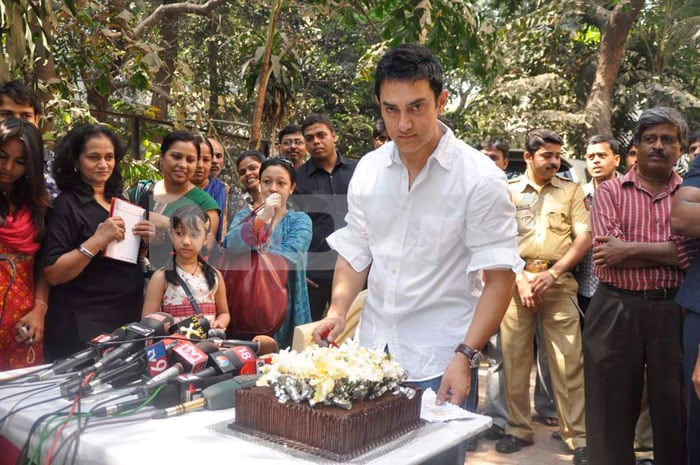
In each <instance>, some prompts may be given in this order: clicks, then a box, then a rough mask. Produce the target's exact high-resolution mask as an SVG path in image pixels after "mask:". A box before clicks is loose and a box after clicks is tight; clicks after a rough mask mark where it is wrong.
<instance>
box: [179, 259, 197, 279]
mask: <svg viewBox="0 0 700 465" xmlns="http://www.w3.org/2000/svg"><path fill="white" fill-rule="evenodd" d="M177 266H179V267H180V269H181V270H182V271H184V272H185V273H188V274H191V275H192V276H194V275H195V273H197V269H198V268H199V262H197V263H195V264H194V268H193V269H192V273H190V272H189V271H187V270H186V269H185V267H184V266H182V265H180V264H179V263H178V264H177Z"/></svg>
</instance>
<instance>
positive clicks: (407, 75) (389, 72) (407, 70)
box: [374, 44, 443, 100]
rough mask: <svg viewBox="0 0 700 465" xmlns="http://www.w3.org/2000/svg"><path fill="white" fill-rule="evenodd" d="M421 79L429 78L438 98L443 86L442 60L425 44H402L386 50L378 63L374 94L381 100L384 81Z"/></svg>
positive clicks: (414, 80) (413, 80)
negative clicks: (380, 93) (380, 94)
mask: <svg viewBox="0 0 700 465" xmlns="http://www.w3.org/2000/svg"><path fill="white" fill-rule="evenodd" d="M421 79H427V80H428V83H429V84H430V88H431V89H432V90H433V93H434V94H435V99H436V100H437V98H438V96H439V95H440V93H441V92H442V88H443V73H442V64H441V63H440V60H439V59H438V58H437V57H436V56H435V55H433V54H432V53H431V52H430V50H428V49H427V48H425V47H424V46H423V45H419V44H404V45H401V46H399V47H397V48H395V49H393V50H389V51H388V52H386V53H385V54H384V56H383V57H382V58H381V59H380V60H379V63H377V69H376V71H375V73H374V95H375V97H377V100H379V92H380V89H381V86H382V83H383V82H384V81H408V82H416V81H420V80H421Z"/></svg>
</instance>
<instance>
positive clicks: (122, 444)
mask: <svg viewBox="0 0 700 465" xmlns="http://www.w3.org/2000/svg"><path fill="white" fill-rule="evenodd" d="M29 388H30V386H29V385H23V386H8V385H0V417H3V416H5V414H6V413H7V412H8V411H9V410H10V409H11V408H12V407H13V406H14V405H15V404H16V403H17V402H18V400H19V399H20V398H22V397H24V396H17V397H11V398H9V399H5V398H6V397H7V396H8V395H10V394H13V393H16V392H20V391H25V392H26V391H27V390H28V389H29ZM57 395H58V390H57V389H51V390H50V391H47V392H44V393H41V394H38V395H36V396H34V397H31V398H30V399H27V400H25V401H23V402H22V403H21V404H19V405H20V406H21V405H27V404H30V403H33V402H36V401H38V400H41V399H49V398H51V397H55V396H57ZM113 395H114V392H105V393H102V394H98V395H94V396H89V397H86V398H85V400H84V402H83V405H82V410H83V412H85V411H87V410H89V409H90V408H91V407H92V406H93V405H95V403H96V402H98V401H100V400H102V399H104V398H107V397H111V396H113ZM66 405H69V402H68V401H67V400H64V399H60V400H54V401H51V402H48V403H45V404H42V405H38V406H35V407H31V408H28V409H26V410H22V411H20V412H18V413H16V414H14V415H12V416H10V417H9V418H8V419H7V420H6V421H5V424H4V425H3V427H2V429H0V435H2V436H5V438H7V439H8V440H9V441H10V442H12V443H13V444H15V445H16V446H17V447H21V446H22V444H23V443H24V442H25V440H26V438H27V435H28V432H29V429H30V427H31V425H32V423H33V422H34V420H35V419H37V418H38V417H39V416H41V415H43V414H45V413H48V412H51V411H53V410H56V409H58V408H60V407H62V406H66ZM152 412H153V410H151V409H149V410H146V411H144V413H143V414H140V415H139V416H138V418H141V421H139V422H136V423H127V424H106V423H108V422H113V421H114V420H115V419H116V418H115V417H110V418H106V419H96V418H95V419H93V420H91V422H90V426H89V428H88V430H87V431H85V432H83V434H82V435H81V437H80V448H79V451H78V459H77V463H78V464H83V465H88V464H95V465H138V464H158V463H163V464H165V463H167V465H176V464H183V465H192V464H195V463H202V460H203V459H205V460H215V459H220V460H224V462H222V463H237V464H273V463H275V464H281V463H284V464H289V463H306V464H309V463H337V462H329V461H328V460H325V459H321V458H318V457H316V456H313V455H310V454H304V453H301V452H298V451H296V450H293V449H289V448H285V447H282V446H280V445H277V444H273V443H269V442H266V441H263V440H260V439H255V438H252V437H250V436H247V435H243V434H241V433H237V432H234V431H233V430H231V429H229V428H228V427H227V424H229V423H231V422H232V421H233V418H234V415H235V412H234V409H226V410H200V411H195V412H190V413H187V414H184V415H182V416H177V417H172V418H168V419H164V420H151V419H150V418H149V417H150V414H151V413H152ZM490 424H491V419H490V418H488V417H483V416H480V415H475V416H474V417H473V418H471V419H469V420H460V421H452V422H448V423H428V424H425V425H424V426H422V427H420V428H418V429H417V430H414V431H412V432H410V433H408V434H406V435H404V436H402V437H400V438H398V439H396V440H394V441H392V442H391V443H389V444H387V445H385V446H382V447H381V448H379V449H376V450H374V451H371V452H369V453H368V454H365V455H363V456H360V457H358V458H356V459H354V460H352V461H351V462H349V463H358V464H372V465H374V464H387V465H388V464H391V465H394V464H413V463H421V462H423V461H425V460H427V459H429V458H430V457H432V456H434V455H435V454H437V453H438V452H440V451H443V450H446V449H448V448H450V447H452V446H454V445H456V444H458V443H459V442H461V441H463V440H464V439H466V438H468V437H471V436H473V435H475V434H477V433H479V432H481V431H484V430H485V429H487V428H488V427H489V426H490ZM72 431H74V427H73V425H72V423H71V424H70V426H68V427H67V428H66V429H65V430H64V432H63V437H64V438H66V437H68V436H69V435H70V434H71V432H72ZM50 442H51V441H47V444H45V445H44V453H43V455H42V457H43V458H45V457H46V452H47V451H48V446H49V443H50ZM1 452H2V451H0V453H1ZM61 452H62V453H61V455H59V457H58V458H57V459H55V460H54V461H53V463H62V462H63V458H62V455H63V453H64V452H65V451H63V450H62V451H61ZM68 463H70V459H69V461H68Z"/></svg>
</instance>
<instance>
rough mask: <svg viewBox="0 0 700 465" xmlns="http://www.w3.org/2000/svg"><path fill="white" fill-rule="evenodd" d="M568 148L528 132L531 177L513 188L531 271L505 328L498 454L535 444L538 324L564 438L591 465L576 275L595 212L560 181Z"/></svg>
mask: <svg viewBox="0 0 700 465" xmlns="http://www.w3.org/2000/svg"><path fill="white" fill-rule="evenodd" d="M562 145H563V141H562V139H561V137H560V136H559V135H557V134H556V133H554V132H553V131H550V130H547V129H536V130H533V131H531V132H530V133H528V135H527V138H526V142H525V149H526V152H525V154H524V158H525V162H526V164H527V171H526V173H525V174H524V175H522V176H520V177H518V178H516V179H514V180H512V181H510V183H509V186H508V187H509V189H510V193H511V199H512V200H513V203H514V204H515V206H516V217H517V222H518V248H519V251H520V256H521V257H522V258H523V259H524V260H525V262H526V266H525V271H523V273H521V274H520V275H519V276H518V278H517V280H516V283H517V286H516V290H515V293H514V296H513V300H512V301H511V303H510V306H509V307H508V310H507V312H506V315H505V317H504V318H503V322H502V323H501V343H502V349H503V360H504V367H505V374H506V399H507V403H508V417H509V418H508V426H507V428H506V436H504V437H503V438H502V439H501V440H499V441H498V443H497V444H496V450H497V451H498V452H501V453H505V454H509V453H513V452H516V451H518V450H520V449H521V448H522V447H524V446H529V445H532V444H533V437H534V430H533V427H532V423H531V420H530V402H529V390H530V369H531V367H532V358H533V337H534V331H535V319H536V316H537V315H538V314H539V315H540V317H541V319H542V325H543V329H544V341H545V346H546V348H547V356H548V360H549V368H550V371H551V374H552V385H553V388H554V400H555V403H556V407H557V415H558V416H559V429H560V434H561V436H562V439H563V440H564V442H565V443H566V445H567V446H568V447H569V448H570V449H571V450H572V451H573V454H574V457H573V463H574V464H577V465H582V464H587V463H588V461H587V459H586V437H585V430H584V428H585V417H584V390H583V356H582V351H581V328H580V325H579V315H578V308H577V306H576V291H577V290H578V285H577V284H576V280H575V279H574V277H573V275H572V274H571V272H570V271H571V270H572V269H573V267H574V265H576V263H578V262H579V260H581V258H582V257H583V256H584V255H585V254H586V252H587V251H588V249H589V248H590V246H591V227H590V221H589V213H588V209H587V207H586V204H585V201H584V194H583V190H582V189H581V187H580V186H579V185H578V184H576V183H574V182H571V181H569V180H566V179H564V178H560V177H558V176H557V175H556V173H557V171H558V170H559V166H560V164H561V160H560V158H561V147H562Z"/></svg>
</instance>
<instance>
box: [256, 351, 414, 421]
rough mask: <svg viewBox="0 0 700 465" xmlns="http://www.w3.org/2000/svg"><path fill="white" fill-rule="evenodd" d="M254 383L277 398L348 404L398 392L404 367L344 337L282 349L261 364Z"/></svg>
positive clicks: (311, 402) (403, 377)
mask: <svg viewBox="0 0 700 465" xmlns="http://www.w3.org/2000/svg"><path fill="white" fill-rule="evenodd" d="M262 373H263V375H262V376H261V377H260V379H259V380H258V386H271V387H272V388H274V390H275V395H276V396H277V398H278V399H279V401H280V402H286V401H288V400H291V401H293V402H297V403H299V402H305V401H308V402H309V405H311V406H314V405H315V404H323V405H337V406H340V407H343V408H348V409H349V408H350V407H352V402H353V401H357V400H362V399H369V400H372V399H376V398H378V397H380V396H381V395H383V394H384V393H385V392H388V391H393V392H399V390H400V389H399V384H400V383H401V382H402V381H404V380H406V371H405V370H404V369H403V368H401V367H400V366H399V365H398V364H397V363H396V362H394V361H393V360H391V357H390V356H389V354H387V353H385V352H379V351H374V350H370V349H367V348H366V347H361V346H359V344H358V343H357V342H355V341H348V342H346V343H344V344H343V345H341V346H340V347H319V346H311V347H307V348H306V349H305V350H304V351H303V352H297V351H295V350H289V349H287V350H283V351H281V352H279V353H278V354H276V355H273V357H272V363H271V364H269V365H265V366H264V367H263V368H262Z"/></svg>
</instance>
